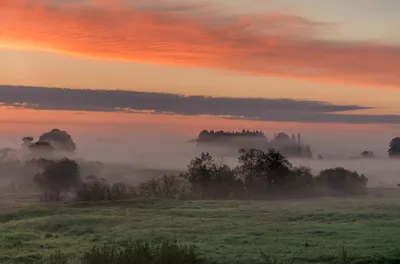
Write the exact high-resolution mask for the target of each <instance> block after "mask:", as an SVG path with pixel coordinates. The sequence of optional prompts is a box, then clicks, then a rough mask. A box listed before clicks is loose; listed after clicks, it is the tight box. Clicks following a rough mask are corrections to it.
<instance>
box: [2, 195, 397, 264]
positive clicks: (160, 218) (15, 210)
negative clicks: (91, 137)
mask: <svg viewBox="0 0 400 264" xmlns="http://www.w3.org/2000/svg"><path fill="white" fill-rule="evenodd" d="M396 191H397V190H396ZM163 238H169V239H176V240H177V241H178V242H179V243H184V244H188V245H196V246H197V247H198V248H199V250H200V252H202V253H204V254H206V255H207V256H209V257H212V258H213V259H215V260H217V261H219V262H221V263H235V262H236V261H238V260H243V261H247V260H251V259H254V258H257V257H258V256H259V255H260V253H261V252H263V253H265V254H267V255H272V256H275V257H277V258H279V259H281V260H291V261H295V262H296V263H301V262H304V263H308V262H313V263H323V262H329V260H331V259H333V258H335V257H337V255H338V254H339V252H340V251H341V250H342V247H343V246H344V247H345V248H346V250H348V252H349V254H350V255H351V257H354V258H357V259H361V258H365V257H369V256H374V255H379V256H385V257H387V258H399V257H400V254H399V251H398V249H399V247H400V196H399V195H393V196H390V195H389V196H388V195H385V191H384V190H383V191H381V193H377V195H369V196H366V197H358V198H324V199H322V198H321V199H315V200H303V201H279V202H277V201H271V202H268V201H161V200H135V201H126V202H104V203H83V204H82V203H81V204H79V203H65V204H51V205H46V206H44V205H25V204H16V205H12V206H9V207H3V208H2V209H1V212H0V263H33V262H34V261H35V260H38V259H40V258H41V257H42V256H45V255H48V254H50V253H52V252H54V251H55V250H61V251H62V252H64V253H66V254H68V255H70V256H78V255H79V254H80V253H81V252H83V251H84V250H85V249H88V248H89V247H91V246H92V245H93V244H96V243H97V244H103V243H105V242H108V241H116V242H117V243H122V242H124V241H127V240H137V239H146V240H156V241H161V240H162V239H163Z"/></svg>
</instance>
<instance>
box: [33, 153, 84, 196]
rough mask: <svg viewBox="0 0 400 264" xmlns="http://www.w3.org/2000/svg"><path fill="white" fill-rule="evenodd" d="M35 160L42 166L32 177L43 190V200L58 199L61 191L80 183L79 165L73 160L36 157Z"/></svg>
mask: <svg viewBox="0 0 400 264" xmlns="http://www.w3.org/2000/svg"><path fill="white" fill-rule="evenodd" d="M36 162H37V163H38V164H39V165H41V166H42V167H43V168H44V170H43V172H41V173H38V174H36V175H35V178H34V181H35V183H36V184H38V185H39V186H40V187H41V189H42V191H43V194H42V200H43V201H58V200H60V194H61V192H62V191H69V190H71V189H72V188H76V187H78V186H79V184H80V183H81V178H80V171H79V165H78V164H77V163H76V162H75V161H74V160H70V159H67V158H64V159H62V160H59V161H54V160H46V159H38V160H36Z"/></svg>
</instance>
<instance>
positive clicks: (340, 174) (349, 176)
mask: <svg viewBox="0 0 400 264" xmlns="http://www.w3.org/2000/svg"><path fill="white" fill-rule="evenodd" d="M315 181H316V184H317V186H318V187H319V188H322V190H323V191H328V192H333V193H338V194H355V193H362V192H364V191H365V186H366V184H367V182H368V179H367V178H366V177H365V176H364V174H358V173H357V172H356V171H349V170H346V169H344V168H341V167H338V168H333V169H327V170H323V171H321V172H320V173H319V175H318V176H317V177H316V178H315Z"/></svg>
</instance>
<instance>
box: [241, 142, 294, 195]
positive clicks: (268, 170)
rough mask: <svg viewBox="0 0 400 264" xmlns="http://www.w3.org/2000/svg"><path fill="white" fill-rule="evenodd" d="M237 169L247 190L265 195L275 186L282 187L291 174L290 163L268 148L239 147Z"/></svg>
mask: <svg viewBox="0 0 400 264" xmlns="http://www.w3.org/2000/svg"><path fill="white" fill-rule="evenodd" d="M239 153H240V156H239V159H238V166H237V169H236V170H237V171H238V173H239V174H240V175H241V177H242V178H243V181H244V183H245V186H246V188H247V189H248V191H250V192H252V193H254V194H255V195H257V196H259V195H265V194H266V193H268V191H269V190H273V189H276V187H284V186H285V185H287V183H288V182H289V181H290V178H291V177H292V176H293V174H292V173H291V168H292V164H291V163H290V162H289V160H288V159H287V158H286V157H285V156H284V155H283V154H282V153H280V152H278V151H276V150H274V149H269V150H268V151H267V152H264V151H262V150H258V149H240V150H239Z"/></svg>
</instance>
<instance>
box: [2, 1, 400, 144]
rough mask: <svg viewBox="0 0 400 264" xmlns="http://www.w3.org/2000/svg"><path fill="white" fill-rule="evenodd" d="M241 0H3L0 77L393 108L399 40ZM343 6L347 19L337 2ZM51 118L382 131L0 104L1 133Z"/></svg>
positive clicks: (398, 110) (69, 122)
mask: <svg viewBox="0 0 400 264" xmlns="http://www.w3.org/2000/svg"><path fill="white" fill-rule="evenodd" d="M355 1H356V0H355ZM357 1H358V0H357ZM237 2H240V1H237ZM270 2H274V1H270ZM281 2H286V3H287V2H288V1H286V0H285V1H281ZM289 2H290V1H289ZM306 2H309V1H308V0H307V1H306V0H305V1H304V3H306ZM339 2H340V1H339ZM339 2H338V3H339ZM242 3H243V5H244V6H246V5H247V8H241V9H240V12H239V11H238V10H233V9H232V10H231V9H230V2H227V1H224V0H221V1H215V2H213V3H212V4H211V3H206V2H200V1H191V2H190V4H189V3H188V2H183V1H180V2H178V1H172V2H171V1H161V0H159V1H145V0H124V1H122V0H115V1H105V0H97V1H95V0H90V1H86V0H82V1H72V0H65V1H55V0H35V1H34V0H1V1H0V84H10V85H33V86H48V87H66V88H76V89H82V88H93V89H124V90H136V91H146V92H165V93H179V94H185V95H206V96H219V97H222V96H224V97H262V98H291V99H303V100H304V99H305V100H318V101H328V102H331V103H335V104H356V105H362V106H371V107H377V109H370V110H362V111H357V113H360V114H366V113H370V114H400V105H399V103H398V102H399V100H400V99H399V98H400V89H399V88H400V67H398V65H400V46H399V45H398V44H396V43H397V42H396V41H392V42H390V41H386V40H387V39H386V38H385V39H368V38H363V36H364V35H367V34H366V33H365V32H370V31H371V32H372V31H373V32H378V33H379V32H380V30H379V27H378V26H377V25H378V23H377V22H376V21H375V22H373V20H372V19H371V20H368V21H371V23H370V25H369V28H370V29H371V30H369V28H368V27H367V28H364V29H363V30H358V31H357V32H361V31H363V32H364V35H363V34H361V33H360V34H359V35H357V40H355V39H354V38H343V37H340V36H342V35H343V34H342V33H343V31H345V30H344V29H343V28H346V27H351V26H352V25H353V24H352V22H351V21H350V20H351V19H349V21H347V23H348V24H340V23H334V22H332V21H328V19H327V20H326V21H325V20H323V19H321V20H319V19H320V18H321V16H323V15H321V14H323V12H322V13H321V12H319V11H318V10H317V11H318V12H317V11H315V10H314V11H315V14H317V15H315V16H312V17H311V16H306V15H304V14H305V13H307V12H305V13H304V12H303V13H302V14H300V13H299V14H298V13H296V12H297V11H298V10H297V9H299V10H300V9H301V8H300V7H299V6H298V7H297V8H293V9H292V10H291V12H289V11H288V10H286V9H280V10H278V9H262V8H260V9H259V10H257V8H254V7H253V8H250V5H249V4H248V1H242ZM246 3H247V4H246ZM342 3H345V2H342ZM352 3H354V2H352ZM252 5H253V4H252ZM338 5H339V4H338ZM288 6H290V5H288ZM313 6H318V4H316V3H314V4H313ZM311 9H312V8H310V10H311ZM293 10H294V11H293ZM343 10H352V12H353V13H352V14H353V16H351V17H353V19H354V20H357V19H356V18H357V12H356V11H357V10H356V11H354V9H353V8H351V7H350V6H349V5H348V4H347V2H346V3H345V4H342V11H343ZM375 10H376V9H375V8H373V7H371V8H370V14H375V13H376V12H375ZM372 11H374V12H372ZM389 11H390V10H389ZM311 13H312V12H311ZM331 13H332V12H330V10H325V13H324V14H325V16H326V17H328V16H330V14H331ZM340 14H341V12H337V16H338V17H340ZM318 15H319V17H318ZM317 17H318V19H317ZM338 21H340V20H338ZM366 24H368V23H366ZM392 24H394V25H396V23H392ZM341 27H342V28H341ZM388 27H389V25H388ZM391 27H393V25H391ZM377 28H378V29H377ZM380 28H381V29H382V31H383V28H382V26H380ZM350 33H351V32H350ZM327 35H328V36H329V37H326V36H327ZM348 35H351V34H347V36H348ZM0 99H1V98H0ZM55 126H60V127H61V128H62V127H69V128H71V129H76V131H80V132H83V131H86V132H87V131H90V130H91V129H94V127H97V128H96V129H99V130H101V129H103V128H104V130H105V132H107V131H116V130H118V129H119V128H121V127H124V128H125V129H126V128H127V127H128V128H131V129H132V130H134V129H138V128H139V127H147V128H149V129H150V128H151V129H154V128H155V127H159V128H160V129H166V130H169V131H175V132H176V133H178V134H179V133H181V134H185V135H193V136H195V135H196V134H197V131H198V130H199V129H203V128H215V129H222V128H226V129H241V128H243V127H246V128H247V127H248V128H250V129H257V128H260V129H261V128H262V129H266V130H268V131H271V133H273V131H278V130H288V132H291V131H293V132H295V131H297V130H302V129H305V130H310V131H311V130H317V129H318V130H321V131H333V130H335V131H366V130H368V131H378V132H379V131H386V132H387V131H392V126H383V125H379V126H374V125H362V126H361V125H353V126H352V125H338V124H297V123H272V122H254V121H239V120H227V119H220V118H212V117H190V116H177V115H174V116H167V115H146V114H129V115H128V114H122V113H75V112H67V111H36V110H21V109H10V108H7V109H6V108H1V109H0V131H3V132H4V133H6V132H12V131H14V132H15V131H21V129H22V128H23V129H27V130H29V131H30V132H32V133H34V132H35V133H36V132H38V131H42V130H43V129H44V128H46V129H47V128H49V129H51V128H53V127H55ZM151 129H150V130H151ZM29 131H27V132H28V133H30V132H29ZM386 132H385V133H386ZM110 133H111V132H110ZM396 133H397V130H396ZM189 137H190V136H189Z"/></svg>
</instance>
